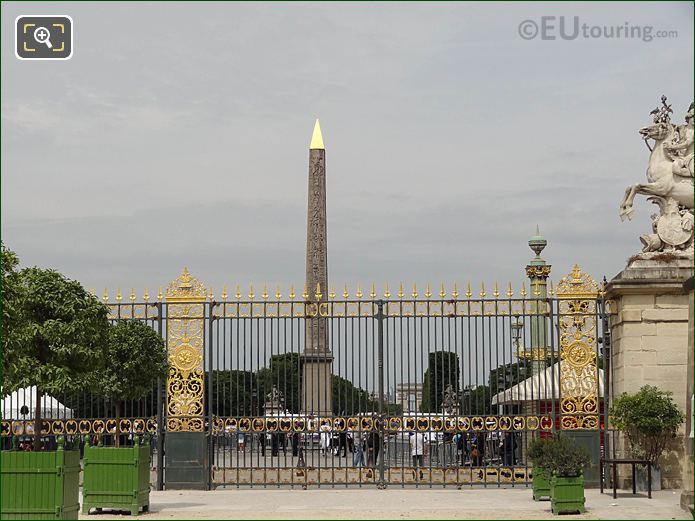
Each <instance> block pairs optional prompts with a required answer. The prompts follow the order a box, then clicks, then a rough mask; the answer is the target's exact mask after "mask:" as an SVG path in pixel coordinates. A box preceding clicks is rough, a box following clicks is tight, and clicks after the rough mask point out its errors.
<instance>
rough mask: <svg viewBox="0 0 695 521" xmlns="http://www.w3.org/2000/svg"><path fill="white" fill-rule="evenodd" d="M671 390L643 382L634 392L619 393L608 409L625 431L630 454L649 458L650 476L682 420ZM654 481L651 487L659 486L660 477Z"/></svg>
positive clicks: (614, 423) (615, 421)
mask: <svg viewBox="0 0 695 521" xmlns="http://www.w3.org/2000/svg"><path fill="white" fill-rule="evenodd" d="M672 394H673V393H670V392H666V391H662V390H660V389H659V388H657V387H654V386H651V385H645V386H643V387H642V388H641V389H640V390H639V391H638V392H637V393H636V394H633V395H630V394H627V393H623V394H622V395H620V397H618V398H617V399H616V400H615V402H614V403H613V406H612V407H611V410H610V416H611V423H612V424H613V426H614V427H615V428H616V429H618V430H620V431H622V432H623V433H624V434H625V437H626V439H627V441H628V447H629V450H630V453H631V455H632V457H634V458H638V459H645V460H647V461H649V462H650V463H651V465H652V467H653V470H654V471H655V472H653V474H652V476H653V477H654V474H656V475H657V476H660V472H659V471H660V466H659V459H660V458H661V456H662V455H663V453H664V452H665V451H666V450H667V449H668V448H669V447H670V446H671V445H672V444H673V442H674V440H675V438H676V433H677V431H678V428H679V427H680V425H681V424H682V423H683V421H684V420H685V417H684V416H683V413H682V412H681V411H680V410H679V409H678V406H677V405H676V404H675V403H674V401H673V398H672ZM654 481H655V482H654V483H653V488H655V489H659V488H661V483H660V479H656V480H654Z"/></svg>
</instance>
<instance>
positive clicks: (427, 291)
mask: <svg viewBox="0 0 695 521" xmlns="http://www.w3.org/2000/svg"><path fill="white" fill-rule="evenodd" d="M430 297H432V292H431V291H430V285H429V284H427V287H426V288H425V298H426V299H427V300H429V299H430Z"/></svg>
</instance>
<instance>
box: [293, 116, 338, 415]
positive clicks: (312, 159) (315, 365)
mask: <svg viewBox="0 0 695 521" xmlns="http://www.w3.org/2000/svg"><path fill="white" fill-rule="evenodd" d="M304 298H305V305H306V311H307V318H306V320H305V327H306V331H305V337H304V338H305V344H304V353H303V354H302V356H301V360H302V376H303V378H302V412H303V413H305V414H313V415H315V416H327V415H330V414H331V409H332V386H331V367H332V363H333V355H332V354H331V350H330V347H329V345H328V330H327V324H326V319H325V318H322V317H321V314H325V312H326V309H325V308H326V306H325V305H322V303H325V302H327V300H328V252H327V248H326V150H325V149H324V146H323V136H322V135H321V126H320V124H319V120H318V119H317V120H316V124H315V125H314V133H313V135H312V136H311V144H310V145H309V197H308V208H307V233H306V288H305V292H304Z"/></svg>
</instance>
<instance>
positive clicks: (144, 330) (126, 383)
mask: <svg viewBox="0 0 695 521" xmlns="http://www.w3.org/2000/svg"><path fill="white" fill-rule="evenodd" d="M104 362H105V363H104V365H103V367H102V368H101V370H100V371H99V372H98V378H99V386H100V388H99V394H101V395H102V396H104V397H105V398H108V399H109V400H110V401H111V403H113V405H114V408H115V413H116V425H117V426H118V424H119V422H118V419H119V418H120V417H121V413H122V406H123V402H124V401H125V400H137V399H140V398H142V397H144V396H146V395H147V394H149V393H150V392H152V384H153V381H156V380H157V379H158V378H164V377H165V376H166V374H167V369H168V365H167V352H166V346H165V345H164V340H162V338H161V337H160V336H159V335H158V334H157V333H156V332H155V331H154V330H153V329H152V328H151V327H149V326H148V325H147V324H145V323H143V322H140V321H139V320H121V321H119V322H117V323H116V324H115V325H112V326H111V327H110V328H109V333H108V339H107V342H105V343H104ZM119 434H120V432H118V427H117V435H116V446H118V445H119V441H120V440H119V438H120V436H119Z"/></svg>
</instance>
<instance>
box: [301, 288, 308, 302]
mask: <svg viewBox="0 0 695 521" xmlns="http://www.w3.org/2000/svg"><path fill="white" fill-rule="evenodd" d="M302 298H303V299H304V300H309V288H307V286H306V284H304V291H303V292H302Z"/></svg>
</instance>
